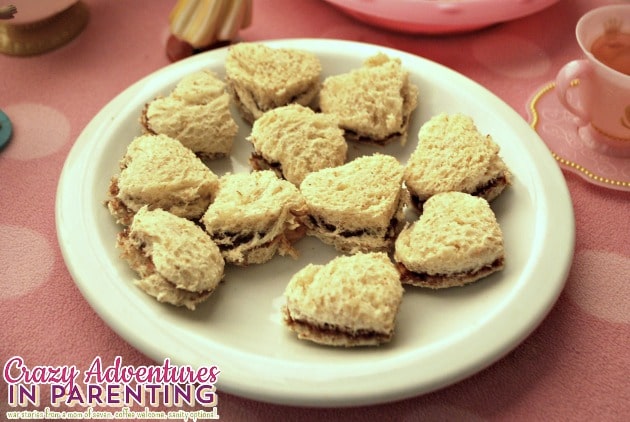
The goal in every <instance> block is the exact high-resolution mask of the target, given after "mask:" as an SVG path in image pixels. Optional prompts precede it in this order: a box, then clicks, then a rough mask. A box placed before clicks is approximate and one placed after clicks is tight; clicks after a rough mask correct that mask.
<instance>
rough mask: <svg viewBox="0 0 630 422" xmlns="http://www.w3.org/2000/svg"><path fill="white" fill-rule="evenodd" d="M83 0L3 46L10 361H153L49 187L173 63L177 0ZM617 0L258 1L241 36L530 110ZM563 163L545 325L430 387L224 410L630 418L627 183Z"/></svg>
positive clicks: (4, 306) (396, 416)
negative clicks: (126, 331)
mask: <svg viewBox="0 0 630 422" xmlns="http://www.w3.org/2000/svg"><path fill="white" fill-rule="evenodd" d="M85 3H86V4H87V5H88V6H89V9H90V22H89V24H88V26H87V28H86V29H85V31H84V32H83V33H82V34H81V35H80V36H79V37H78V38H77V39H76V40H74V41H72V42H71V43H70V44H68V45H66V46H64V47H62V48H61V49H58V50H56V51H53V52H51V53H48V54H45V55H41V56H34V57H28V58H16V57H8V56H0V108H1V109H2V110H3V111H4V112H5V113H6V114H7V115H9V116H10V118H11V119H12V121H13V124H14V130H15V133H14V137H13V139H12V141H11V143H10V144H9V145H8V147H6V148H5V149H4V150H2V151H1V152H0V289H1V291H2V294H1V295H0V296H1V297H0V312H1V314H0V316H1V318H0V333H1V340H0V362H1V363H2V365H3V366H4V364H5V363H6V362H7V361H8V359H10V358H11V357H12V356H20V357H22V358H23V359H24V360H25V362H26V363H27V365H62V364H63V365H76V366H77V367H78V368H80V369H83V370H85V369H86V368H87V366H88V365H89V364H90V362H92V360H93V359H94V357H95V356H100V357H102V359H103V362H112V361H113V359H114V357H116V356H122V357H123V359H124V361H125V363H126V364H129V365H150V364H152V362H151V361H150V360H149V359H148V358H147V357H145V356H144V355H143V354H142V353H140V352H139V351H137V350H135V349H134V348H132V347H131V346H130V345H129V344H127V343H126V342H125V341H124V340H123V339H122V338H121V337H119V336H118V335H117V334H116V333H115V332H113V331H112V330H111V329H110V328H109V327H108V326H107V325H106V324H105V323H104V322H103V321H102V320H101V319H100V318H99V316H98V315H97V314H96V313H95V312H94V311H93V310H92V308H91V307H90V305H89V304H88V303H87V302H86V301H85V300H84V298H83V297H82V295H81V293H80V292H79V290H78V289H77V288H76V287H75V284H74V282H73V280H72V278H71V277H70V274H69V273H68V271H67V269H66V267H65V265H64V261H63V259H62V256H61V253H60V248H59V246H58V244H57V238H56V233H55V214H54V209H55V190H56V186H57V182H58V180H59V175H60V171H61V169H62V166H63V163H64V160H65V158H66V156H67V154H68V152H69V150H70V148H71V147H72V145H73V143H74V141H75V139H76V138H77V136H78V135H79V134H80V132H81V131H82V130H83V128H84V127H85V126H86V124H87V123H88V122H89V121H90V119H91V118H92V117H93V116H94V115H95V114H96V113H97V112H98V111H99V110H100V109H101V108H102V107H103V106H104V105H105V104H106V103H107V102H108V101H109V100H110V99H112V98H113V97H114V96H115V95H116V94H118V93H119V92H120V91H121V90H123V89H124V88H126V87H127V86H128V85H130V84H131V83H133V82H134V81H136V80H137V79H139V78H141V77H143V76H145V75H147V74H149V73H151V72H153V71H154V70H156V69H159V68H161V67H163V66H165V65H167V64H168V63H169V62H168V60H167V58H166V56H165V53H164V46H165V42H166V38H167V35H168V28H167V16H168V13H169V11H170V10H171V8H172V7H173V5H174V3H175V1H174V0H159V1H156V0H152V1H149V0H142V1H140V0H135V1H131V0H124V1H123V0H119V1H97V0H86V1H85ZM609 3H613V2H611V1H603V0H561V1H560V2H559V3H557V4H556V5H554V6H552V7H551V8H549V9H547V10H546V11H544V12H543V13H538V14H536V15H533V16H529V17H526V18H523V19H519V20H516V21H513V22H510V23H505V24H500V25H496V26H493V27H491V28H487V29H484V30H481V31H477V32H474V33H470V34H463V35H454V36H440V37H434V36H412V35H403V34H397V33H394V32H387V31H383V30H379V29H376V28H373V27H370V26H366V25H364V24H362V23H359V22H357V21H354V20H353V19H351V18H349V17H347V16H346V15H344V14H342V13H340V12H339V11H338V10H336V9H335V8H333V7H331V6H330V5H328V4H327V3H325V2H323V1H321V0H299V1H294V0H274V1H271V0H256V1H255V6H254V23H253V25H252V26H251V27H250V28H248V29H247V30H244V31H242V32H241V38H242V39H244V40H248V41H249V40H251V41H255V40H262V39H274V38H298V37H313V38H317V37H322V38H339V39H349V40H358V41H364V42H369V43H374V44H381V45H385V46H389V47H394V48H397V49H401V50H405V51H408V52H411V53H414V54H417V55H420V56H423V57H426V58H428V59H431V60H433V61H436V62H439V63H442V64H444V65H446V66H448V67H451V68H453V69H455V70H457V71H459V72H461V73H463V74H464V75H466V76H468V77H470V78H471V79H473V80H476V81H477V82H479V83H481V84H482V85H484V86H485V87H487V88H488V89H489V90H491V91H492V92H494V93H495V94H497V95H498V96H500V97H501V98H502V99H504V100H505V101H506V102H507V103H508V104H509V105H510V106H512V107H513V108H514V109H515V110H516V111H517V112H518V113H520V114H521V115H522V116H523V118H524V119H529V115H528V103H529V100H530V98H531V97H532V96H533V95H534V94H535V93H536V92H537V90H538V89H539V88H540V87H541V86H543V85H544V84H546V83H547V82H549V81H551V80H553V78H554V76H555V74H556V72H557V71H558V69H559V68H560V66H561V65H562V64H563V63H565V62H566V61H568V60H571V59H573V58H576V57H578V56H579V54H580V53H579V50H578V47H577V45H576V43H575V40H574V35H573V34H574V27H575V23H576V21H577V20H578V18H579V16H580V15H582V14H583V13H584V12H586V11H587V10H589V9H592V8H594V7H596V6H600V5H604V4H609ZM617 3H618V2H617ZM564 176H565V178H566V182H567V184H568V187H569V190H570V194H571V198H572V201H573V206H574V208H575V219H576V230H577V232H576V248H575V254H574V262H573V265H572V268H571V270H570V274H569V278H568V282H567V285H566V288H565V289H564V291H563V293H562V294H561V296H560V298H559V300H558V302H557V304H556V306H555V307H554V308H553V310H552V311H551V312H550V314H549V315H548V316H547V318H546V319H545V320H544V322H543V323H542V324H541V325H540V327H539V328H538V329H537V330H536V331H535V332H534V333H533V334H532V335H531V336H530V337H529V338H527V339H526V340H525V341H524V342H523V343H522V344H521V345H520V346H518V347H517V348H516V349H515V350H514V351H513V352H511V353H510V354H508V355H507V356H506V357H505V358H503V359H501V360H500V361H498V362H496V363H495V364H494V365H492V366H491V367H489V368H487V369H485V370H483V371H481V372H480V373H478V374H476V375H474V376H472V377H470V378H468V379H466V380H464V381H462V382H459V383H457V384H455V385H453V386H450V387H447V388H445V389H442V390H440V391H437V392H433V393H430V394H426V395H424V396H420V397H415V398H410V399H405V400H402V401H399V402H395V403H389V404H382V405H374V406H366V407H361V408H350V409H347V408H346V409H307V408H296V407H287V406H281V405H274V404H268V403H262V402H256V401H253V400H250V399H244V398H240V397H237V396H234V395H231V394H227V393H223V392H221V390H220V382H219V384H218V388H219V392H218V397H219V404H218V414H219V415H220V418H221V419H223V420H230V421H234V420H236V421H239V420H243V421H244V420H247V421H253V420H327V419H328V420H331V419H332V420H335V419H342V420H410V421H411V420H466V421H472V420H474V421H477V420H479V421H481V420H488V421H490V420H527V421H529V420H576V421H577V420H584V421H594V420H601V421H622V420H630V353H629V352H628V348H629V346H630V241H629V239H630V224H629V220H630V219H629V216H630V194H629V193H628V192H624V191H620V190H613V189H609V188H606V187H601V186H595V185H593V184H591V183H589V181H588V180H587V179H585V178H583V177H579V176H578V175H576V174H574V173H573V172H569V171H565V172H564ZM626 181H627V180H626ZM462 353H465V351H462ZM263 381H264V380H263ZM261 388H264V382H263V383H262V384H261ZM8 393H9V390H8V388H7V384H6V383H5V381H4V380H3V379H1V378H0V419H4V418H5V417H6V416H7V414H6V412H8V411H11V410H15V408H12V407H10V406H9V405H8V404H7V401H8ZM44 405H45V403H42V405H41V406H42V407H43V406H44ZM31 408H33V407H31ZM57 410H59V409H57Z"/></svg>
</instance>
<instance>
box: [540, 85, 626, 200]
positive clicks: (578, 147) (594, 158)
mask: <svg viewBox="0 0 630 422" xmlns="http://www.w3.org/2000/svg"><path fill="white" fill-rule="evenodd" d="M554 89H555V83H554V82H550V83H548V84H547V85H545V86H543V87H541V88H540V89H539V90H538V91H537V92H536V93H535V94H534V96H533V97H532V99H531V100H530V102H529V115H530V124H531V126H532V127H533V128H534V129H535V130H536V132H537V133H538V135H540V137H541V138H542V139H543V141H544V142H545V143H546V144H547V146H548V147H549V149H550V150H551V154H552V155H553V157H554V158H555V159H556V161H557V162H558V164H560V166H561V167H563V168H565V169H567V170H570V171H572V172H574V173H576V174H578V175H579V176H581V177H582V178H584V179H585V180H586V181H588V182H590V183H593V184H595V185H599V186H603V187H606V188H610V189H617V190H623V191H630V157H626V158H622V157H613V156H610V155H605V154H602V153H601V152H598V151H596V150H594V149H593V148H590V147H588V146H587V145H586V144H585V143H584V142H583V141H582V140H581V139H580V135H579V134H578V131H579V127H578V124H577V121H576V118H575V116H573V115H572V114H571V113H569V112H568V111H567V110H566V109H565V108H564V107H563V106H562V105H561V104H560V101H559V100H558V98H557V96H556V94H555V92H554Z"/></svg>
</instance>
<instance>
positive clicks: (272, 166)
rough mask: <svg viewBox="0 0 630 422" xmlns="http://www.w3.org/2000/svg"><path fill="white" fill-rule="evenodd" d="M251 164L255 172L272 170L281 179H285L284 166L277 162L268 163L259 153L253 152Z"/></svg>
mask: <svg viewBox="0 0 630 422" xmlns="http://www.w3.org/2000/svg"><path fill="white" fill-rule="evenodd" d="M249 164H250V165H251V166H252V168H253V169H254V170H271V171H273V172H274V173H275V174H276V176H278V177H279V178H280V179H284V178H285V177H284V172H283V171H282V164H280V163H279V162H277V161H274V162H271V161H267V160H266V159H265V158H264V157H263V156H262V155H261V154H259V153H257V152H252V155H251V157H250V159H249Z"/></svg>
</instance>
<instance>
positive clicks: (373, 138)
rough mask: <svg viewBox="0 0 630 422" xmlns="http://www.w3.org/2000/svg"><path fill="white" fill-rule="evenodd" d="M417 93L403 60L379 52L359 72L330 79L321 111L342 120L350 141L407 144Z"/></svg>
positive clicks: (326, 83)
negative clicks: (402, 62) (403, 66)
mask: <svg viewBox="0 0 630 422" xmlns="http://www.w3.org/2000/svg"><path fill="white" fill-rule="evenodd" d="M418 93H419V91H418V88H417V87H416V86H415V85H414V84H413V83H411V82H410V81H409V72H407V71H406V70H404V69H403V68H402V64H401V61H400V59H397V58H389V57H388V56H387V55H385V54H383V53H378V54H376V55H375V56H372V57H369V58H368V59H367V60H365V62H364V64H363V66H362V67H360V68H359V69H355V70H352V71H350V72H348V73H344V74H340V75H334V76H329V77H327V78H326V79H325V80H324V82H323V84H322V88H321V91H320V95H319V108H320V109H321V111H322V112H324V113H330V114H335V115H337V116H338V117H339V124H340V126H341V127H342V128H343V129H344V130H345V133H346V139H348V140H349V141H359V142H368V143H374V144H380V145H384V144H388V143H390V142H393V141H400V143H401V144H403V145H404V144H405V142H406V140H407V131H408V128H409V122H410V118H411V113H412V112H413V111H414V110H415V109H416V107H417V106H418Z"/></svg>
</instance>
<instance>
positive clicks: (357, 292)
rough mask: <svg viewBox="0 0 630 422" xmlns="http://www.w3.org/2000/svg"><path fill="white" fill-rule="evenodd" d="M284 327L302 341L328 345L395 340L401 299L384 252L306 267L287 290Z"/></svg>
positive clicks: (393, 270) (397, 281)
mask: <svg viewBox="0 0 630 422" xmlns="http://www.w3.org/2000/svg"><path fill="white" fill-rule="evenodd" d="M284 295H285V298H286V305H285V307H284V309H283V312H284V323H285V325H286V326H288V327H289V329H290V330H291V331H293V332H295V333H297V335H298V338H299V339H302V340H309V341H312V342H315V343H319V344H323V345H330V346H343V347H353V346H377V345H380V344H383V343H387V342H389V341H391V339H392V337H393V335H394V329H395V325H396V316H397V314H398V310H399V306H400V303H401V301H402V298H403V287H402V285H401V283H400V275H399V273H398V271H397V270H396V267H395V265H394V264H393V263H392V261H391V260H390V259H389V257H388V256H387V254H385V253H382V252H372V253H367V254H363V253H358V254H355V255H350V256H347V255H341V256H338V257H336V258H334V259H333V260H331V261H330V262H328V263H327V264H326V265H314V264H308V265H307V266H306V267H304V268H302V269H301V270H300V271H298V272H297V273H296V274H295V275H294V276H293V277H292V278H291V280H290V281H289V284H288V285H287V287H286V289H285V293H284Z"/></svg>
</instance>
